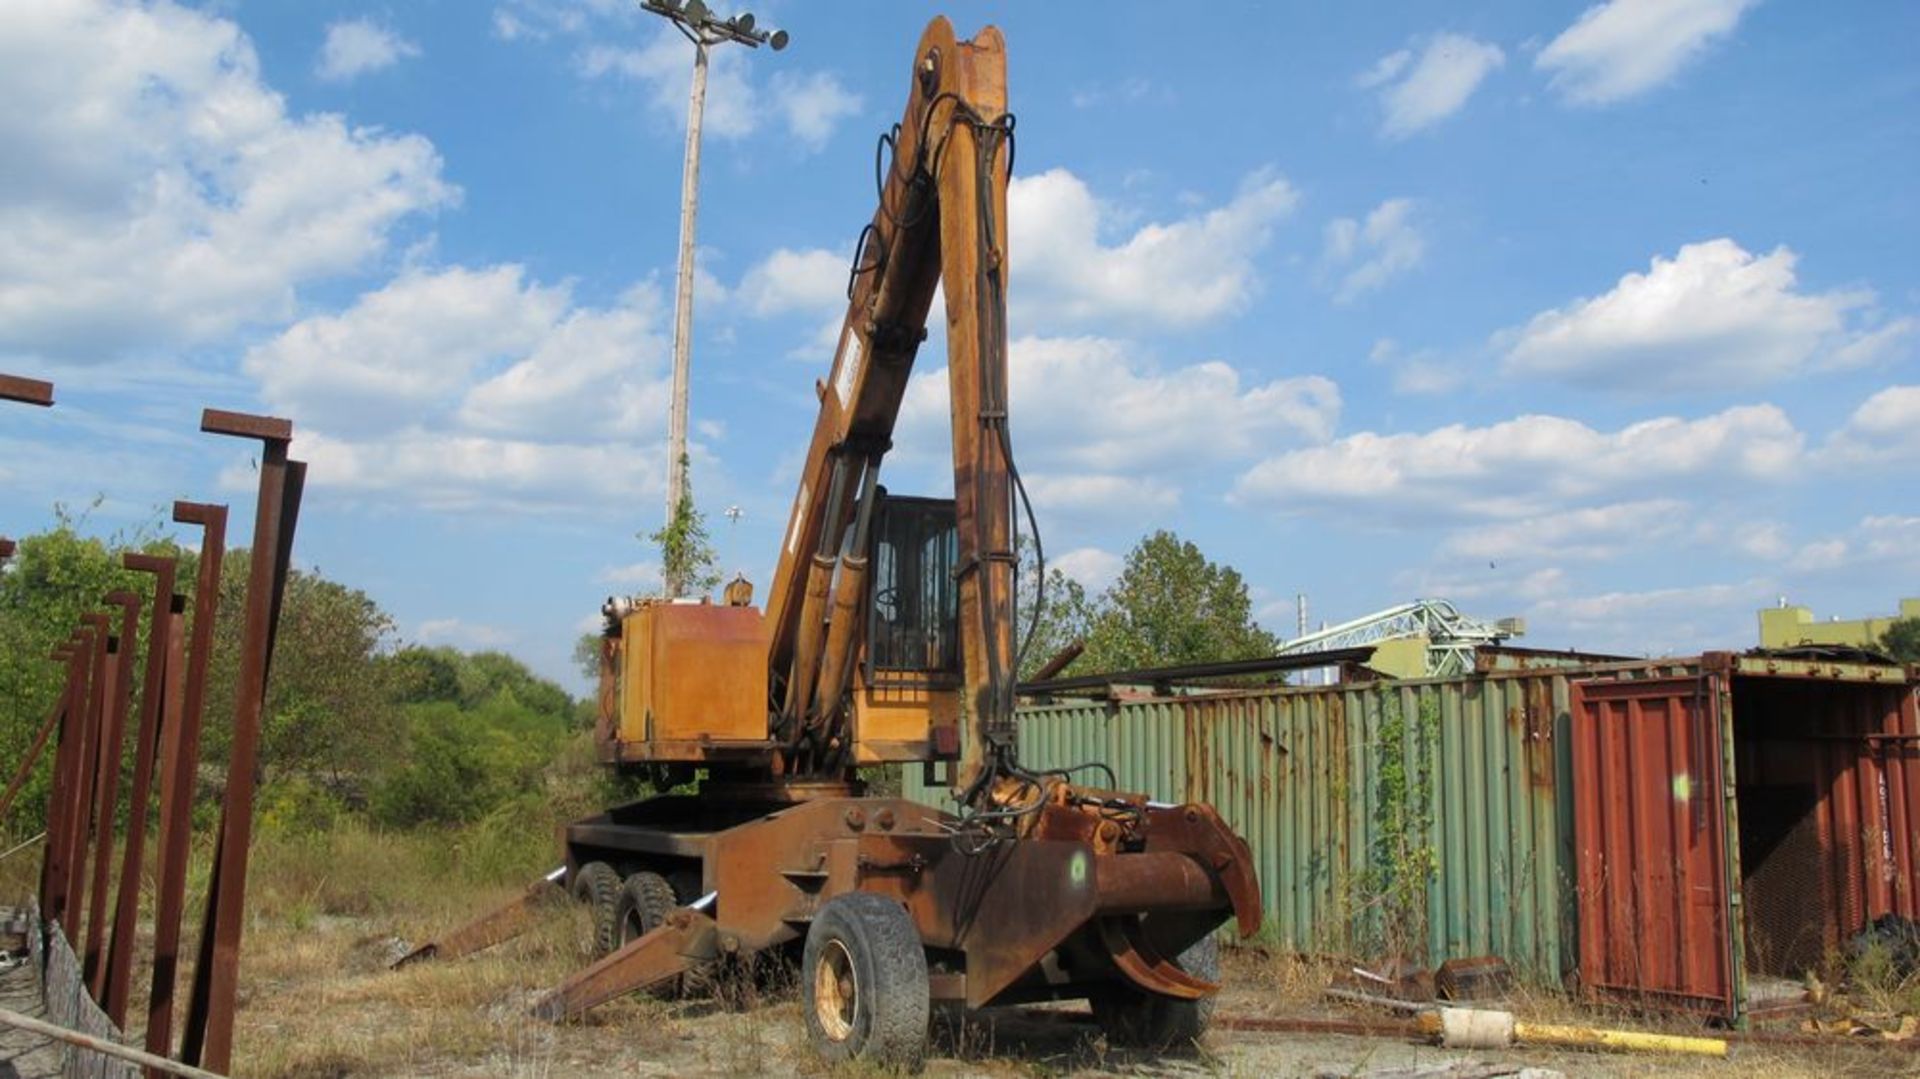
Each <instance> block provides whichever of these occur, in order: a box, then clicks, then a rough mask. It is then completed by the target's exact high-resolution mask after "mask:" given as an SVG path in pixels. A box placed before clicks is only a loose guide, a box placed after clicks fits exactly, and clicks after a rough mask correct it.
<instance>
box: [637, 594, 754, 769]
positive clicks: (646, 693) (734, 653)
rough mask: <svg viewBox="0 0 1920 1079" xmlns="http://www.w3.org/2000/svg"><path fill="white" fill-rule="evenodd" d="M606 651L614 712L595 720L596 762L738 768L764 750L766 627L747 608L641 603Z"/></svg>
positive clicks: (749, 608)
mask: <svg viewBox="0 0 1920 1079" xmlns="http://www.w3.org/2000/svg"><path fill="white" fill-rule="evenodd" d="M612 643H613V644H614V645H616V647H615V648H613V649H611V655H609V656H608V659H609V660H610V661H611V662H610V663H609V664H608V666H610V667H611V671H610V672H608V673H610V674H611V675H612V677H613V680H614V687H613V688H614V693H613V694H612V697H613V699H614V700H616V701H618V710H617V713H616V714H615V715H614V716H611V717H603V723H602V726H601V732H602V737H601V747H600V748H601V755H602V757H605V758H608V759H612V760H617V761H707V760H709V759H732V760H739V759H741V757H742V756H745V757H748V758H753V757H757V756H759V755H760V754H763V753H765V752H766V751H767V750H769V749H770V748H771V743H770V742H769V741H768V739H767V625H766V620H765V619H764V618H763V617H761V614H760V612H759V611H758V610H757V609H755V608H753V607H726V606H718V605H715V604H710V603H643V604H641V605H639V606H637V607H635V608H634V609H633V610H631V611H629V612H628V613H627V614H625V615H624V616H623V617H622V618H621V624H620V637H619V638H618V639H617V640H615V641H613V642H612ZM605 719H612V720H613V722H611V723H607V722H604V720H605Z"/></svg>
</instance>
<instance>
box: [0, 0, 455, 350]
mask: <svg viewBox="0 0 1920 1079" xmlns="http://www.w3.org/2000/svg"><path fill="white" fill-rule="evenodd" d="M6 24H7V29H6V32H5V33H3V34H0V100H4V101H5V102H6V103H7V107H6V108H5V109H4V110H0V146H5V147H6V152H5V153H4V155H0V352H6V351H12V352H20V353H29V354H38V355H45V356H57V357H61V358H65V359H68V360H73V361H77V362H98V361H100V360H104V359H108V358H113V357H116V356H119V355H122V354H124V353H126V352H129V351H132V350H133V349H135V348H136V347H138V348H141V349H160V348H164V347H166V346H169V345H177V344H182V343H200V342H206V341H211V340H218V339H220V338H222V337H224V336H225V335H227V334H229V333H231V332H232V331H233V330H234V329H235V328H236V327H239V326H242V325H246V324H250V323H259V322H263V321H269V320H274V319H280V318H284V317H287V316H289V315H290V314H291V313H292V312H293V310H294V302H295V290H296V288H297V287H298V286H301V285H304V284H307V283H309V282H312V281H316V280H320V279H324V278H327V277H331V276H335V275H339V274H342V273H346V272H350V271H352V270H355V269H357V268H359V267H361V266H363V265H364V264H366V263H367V261H368V260H370V259H371V258H373V257H374V256H377V255H379V254H380V253H382V252H383V251H385V250H386V248H387V245H388V242H389V239H390V237H391V233H392V231H393V229H394V227H395V225H396V223H397V222H399V221H401V220H402V219H404V218H406V217H407V216H408V215H410V214H414V213H417V212H419V211H423V210H431V209H434V208H437V207H441V206H445V205H448V204H450V203H452V202H454V201H455V200H456V199H457V197H458V190H457V189H456V188H454V187H452V186H451V185H449V184H447V183H446V182H444V181H443V180H442V179H441V176H440V168H441V163H440V158H439V156H438V155H437V154H436V153H435V152H434V148H433V146H432V144H431V143H429V142H428V141H427V140H425V139H423V138H420V137H418V136H414V135H400V134H390V133H387V132H383V131H380V130H377V129H370V128H356V127H352V126H350V125H349V124H348V123H347V122H346V120H344V119H343V118H342V117H340V116H336V115H329V114H313V115H306V116H298V117H296V116H291V115H289V114H288V112H287V108H286V103H285V101H284V100H283V99H282V98H281V97H280V95H279V94H277V93H275V92H274V91H273V90H272V89H271V88H269V87H268V86H267V85H266V84H265V82H264V81H263V80H262V78H261V74H260V65H259V60H258V58H257V56H256V55H255V53H254V50H253V46H252V44H251V43H250V42H249V41H248V39H247V38H246V36H245V35H243V34H242V33H241V32H240V30H239V29H238V27H236V26H235V25H234V24H233V23H231V22H229V21H226V20H224V19H218V18H214V17H212V16H209V15H206V14H204V13H201V12H198V11H193V10H190V9H186V8H181V7H177V6H174V5H171V4H158V5H152V6H146V5H142V6H133V5H124V4H114V3H106V2H100V0H94V2H85V0H75V2H71V3H60V4H12V5H9V7H8V14H7V15H6Z"/></svg>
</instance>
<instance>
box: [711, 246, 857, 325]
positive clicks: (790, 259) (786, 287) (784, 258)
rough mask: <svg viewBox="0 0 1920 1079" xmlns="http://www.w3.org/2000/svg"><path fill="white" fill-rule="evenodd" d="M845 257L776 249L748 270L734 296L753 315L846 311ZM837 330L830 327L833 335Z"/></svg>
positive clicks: (818, 250) (816, 250)
mask: <svg viewBox="0 0 1920 1079" xmlns="http://www.w3.org/2000/svg"><path fill="white" fill-rule="evenodd" d="M847 270H848V265H847V256H846V255H843V254H840V253H838V252H834V251H828V250H826V249H825V248H820V247H816V248H811V249H809V250H806V251H791V250H788V249H787V248H784V247H782V248H780V249H778V250H776V251H774V252H773V254H771V255H768V256H767V257H766V258H764V259H761V260H760V261H759V262H757V263H755V264H754V265H753V266H752V267H750V268H749V269H748V270H747V272H746V274H745V275H744V276H742V277H741V278H740V285H739V287H738V288H736V289H735V290H734V294H735V296H736V297H737V298H738V299H739V300H740V301H741V302H742V303H743V304H745V305H746V309H747V310H748V311H750V312H752V313H753V314H755V315H760V316H766V315H781V314H787V313H789V312H793V311H799V312H804V313H806V314H810V315H823V316H824V315H838V314H843V313H844V312H845V311H846V308H847ZM839 329H840V327H839V326H838V324H837V321H836V325H835V326H834V332H835V333H836V334H837V333H838V332H839Z"/></svg>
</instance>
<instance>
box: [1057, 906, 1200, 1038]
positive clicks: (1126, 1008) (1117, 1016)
mask: <svg viewBox="0 0 1920 1079" xmlns="http://www.w3.org/2000/svg"><path fill="white" fill-rule="evenodd" d="M1174 965H1176V966H1178V967H1179V968H1180V969H1181V970H1184V971H1186V972H1187V973H1188V974H1191V975H1193V976H1194V977H1196V978H1205V979H1206V980H1207V981H1210V982H1215V983H1218V982H1219V981H1220V940H1219V938H1218V937H1215V936H1214V935H1212V934H1211V933H1209V934H1208V935H1206V936H1204V937H1201V938H1200V939H1199V940H1198V941H1196V942H1195V943H1194V944H1193V945H1191V946H1190V947H1188V948H1187V950H1186V951H1184V952H1181V953H1180V956H1179V958H1177V959H1175V960H1174ZM1213 1002H1214V998H1213V997H1212V996H1206V997H1202V998H1200V999H1199V1000H1177V999H1175V998H1173V997H1163V996H1161V995H1160V994H1158V993H1149V992H1146V991H1145V990H1142V989H1135V988H1133V987H1132V986H1114V987H1112V988H1111V989H1108V990H1106V991H1105V992H1101V993H1096V994H1094V996H1093V997H1092V998H1091V999H1089V1000H1088V1003H1089V1004H1091V1005H1092V1006H1093V1018H1094V1020H1095V1021H1096V1022H1098V1023H1099V1024H1100V1029H1101V1031H1102V1032H1103V1033H1105V1034H1106V1036H1107V1044H1108V1045H1110V1046H1114V1047H1118V1048H1126V1049H1151V1050H1153V1051H1155V1052H1165V1051H1167V1050H1170V1049H1191V1048H1193V1047H1194V1044H1195V1043H1196V1042H1198V1041H1199V1040H1200V1037H1201V1035H1203V1034H1205V1033H1206V1032H1207V1027H1208V1026H1210V1025H1212V1023H1213Z"/></svg>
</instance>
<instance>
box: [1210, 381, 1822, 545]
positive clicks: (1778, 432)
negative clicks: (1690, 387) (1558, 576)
mask: <svg viewBox="0 0 1920 1079" xmlns="http://www.w3.org/2000/svg"><path fill="white" fill-rule="evenodd" d="M1802 449H1803V439H1802V437H1801V435H1800V433H1799V432H1798V431H1797V430H1795V429H1794V427H1793V424H1792V422H1791V421H1789V420H1788V419H1787V416H1786V414H1785V413H1784V412H1782V411H1781V410H1780V409H1778V408H1776V407H1774V406H1772V405H1748V406H1742V407H1737V408H1730V409H1727V410H1726V411H1724V412H1720V413H1716V414H1714V415H1711V416H1706V417H1702V418H1700V419H1694V420H1688V419H1681V418H1678V417H1672V416H1667V417H1661V418H1659V419H1652V420H1646V421H1643V422H1640V423H1636V424H1633V425H1631V426H1628V427H1625V428H1622V429H1620V430H1618V431H1614V432H1602V431H1596V430H1594V429H1593V428H1591V427H1588V426H1587V425H1586V424H1584V423H1581V422H1580V421H1578V420H1573V419H1567V418H1564V417H1559V416H1540V415H1528V416H1521V417H1519V418H1517V419H1512V420H1507V421H1505V422H1502V423H1497V424H1494V425H1492V426H1489V427H1466V426H1464V425H1461V424H1454V425H1451V426H1448V427H1442V428H1439V429H1437V430H1433V431H1429V432H1426V433H1424V434H1379V433H1377V432H1373V431H1366V432H1361V433H1359V434H1354V435H1348V436H1346V437H1345V438H1341V439H1339V440H1337V441H1335V442H1332V443H1330V444H1328V445H1325V446H1314V447H1309V448H1306V449H1299V450H1294V451H1292V452H1289V453H1284V454H1281V455H1279V456H1276V457H1271V458H1268V459H1267V460H1265V461H1262V462H1260V463H1259V464H1257V465H1255V466H1254V467H1252V468H1250V469H1248V470H1247V471H1246V472H1245V473H1243V474H1242V475H1241V476H1240V478H1239V480H1238V481H1237V482H1236V483H1235V485H1234V494H1233V497H1234V499H1235V500H1236V501H1239V502H1241V503H1243V504H1247V505H1253V506H1259V507H1264V508H1269V509H1273V510H1279V511H1284V512H1302V511H1306V510H1310V509H1313V508H1316V507H1324V508H1329V509H1338V510H1344V511H1347V512H1350V513H1353V514H1356V515H1359V516H1362V517H1367V518H1373V519H1381V520H1405V519H1424V520H1434V519H1459V520H1471V519H1475V518H1479V519H1495V520H1498V519H1513V518H1525V517H1537V516H1544V515H1545V514H1547V513H1549V512H1552V511H1554V510H1556V509H1560V508H1562V507H1565V506H1568V505H1572V504H1576V503H1579V502H1583V501H1592V500H1596V499H1608V498H1610V497H1618V496H1620V495H1623V494H1630V493H1632V492H1637V491H1640V490H1643V489H1644V488H1645V485H1646V484H1648V483H1652V482H1660V481H1669V480H1676V479H1695V480H1708V479H1715V480H1729V479H1734V478H1743V479H1752V480H1762V481H1766V480H1780V479H1784V478H1786V477H1785V474H1786V473H1787V472H1788V470H1789V469H1791V468H1792V467H1793V466H1794V465H1795V464H1796V463H1798V462H1799V461H1800V460H1801V459H1802V456H1803V455H1802Z"/></svg>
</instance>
